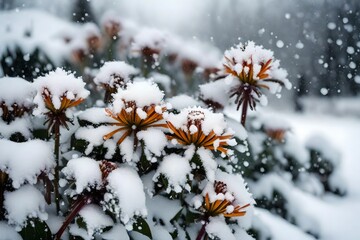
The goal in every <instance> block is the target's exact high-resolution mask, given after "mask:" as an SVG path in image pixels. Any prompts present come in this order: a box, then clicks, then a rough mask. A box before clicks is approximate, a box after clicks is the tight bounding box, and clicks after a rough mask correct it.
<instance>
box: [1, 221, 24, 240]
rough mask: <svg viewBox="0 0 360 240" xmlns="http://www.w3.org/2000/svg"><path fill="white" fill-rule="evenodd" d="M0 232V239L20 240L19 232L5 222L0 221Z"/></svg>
mask: <svg viewBox="0 0 360 240" xmlns="http://www.w3.org/2000/svg"><path fill="white" fill-rule="evenodd" d="M0 232H1V235H0V240H22V237H21V236H20V234H19V233H17V232H16V231H15V230H14V228H12V227H10V226H9V225H7V224H6V223H5V222H0Z"/></svg>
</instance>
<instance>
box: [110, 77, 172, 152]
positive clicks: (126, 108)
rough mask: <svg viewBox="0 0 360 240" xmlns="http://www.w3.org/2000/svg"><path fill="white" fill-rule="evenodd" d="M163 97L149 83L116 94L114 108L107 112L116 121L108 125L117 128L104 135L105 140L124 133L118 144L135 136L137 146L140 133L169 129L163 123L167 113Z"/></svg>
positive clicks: (137, 84) (131, 85) (156, 87)
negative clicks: (151, 129)
mask: <svg viewBox="0 0 360 240" xmlns="http://www.w3.org/2000/svg"><path fill="white" fill-rule="evenodd" d="M144 90H145V91H146V93H144ZM163 95H164V94H163V93H162V92H161V91H160V89H159V88H158V86H157V85H155V84H153V83H149V82H135V83H133V84H129V85H128V87H127V89H124V90H121V91H119V92H118V93H117V94H115V95H114V99H115V100H114V102H113V104H112V107H111V108H107V109H106V110H105V111H106V113H107V114H108V116H109V117H111V118H112V119H113V120H115V122H110V123H108V125H112V126H116V127H117V128H116V129H115V130H114V131H112V132H110V133H108V134H106V135H104V140H108V139H109V138H111V137H113V136H114V135H115V134H116V133H118V132H122V135H121V137H120V138H119V139H118V140H117V144H121V143H122V142H123V141H124V139H125V138H126V137H129V136H131V135H132V134H134V138H135V142H134V145H137V133H138V132H140V131H143V130H147V129H148V128H154V127H162V128H167V125H166V124H165V122H163V121H162V120H163V113H164V112H165V111H166V106H165V105H164V104H163V103H162V98H163Z"/></svg>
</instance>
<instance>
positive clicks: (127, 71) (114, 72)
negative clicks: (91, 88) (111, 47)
mask: <svg viewBox="0 0 360 240" xmlns="http://www.w3.org/2000/svg"><path fill="white" fill-rule="evenodd" d="M138 72H139V71H138V70H137V69H136V68H134V67H133V66H131V65H129V64H127V63H125V62H123V61H113V62H105V63H104V65H103V66H102V67H101V68H100V71H99V73H98V74H97V75H96V77H95V78H94V82H95V83H96V84H108V85H109V86H110V87H116V84H117V82H116V81H115V80H116V79H115V76H116V77H120V78H122V80H123V81H124V82H128V81H129V78H130V76H131V75H134V74H137V73H138Z"/></svg>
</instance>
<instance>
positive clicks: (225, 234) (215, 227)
mask: <svg viewBox="0 0 360 240" xmlns="http://www.w3.org/2000/svg"><path fill="white" fill-rule="evenodd" d="M206 232H207V233H208V234H209V235H210V238H211V237H213V238H214V237H218V238H219V239H222V240H225V239H226V240H236V238H235V236H234V235H233V234H232V231H231V229H230V228H229V226H228V225H227V224H226V222H225V221H224V219H223V218H220V217H215V218H211V219H210V222H209V223H208V224H207V226H206Z"/></svg>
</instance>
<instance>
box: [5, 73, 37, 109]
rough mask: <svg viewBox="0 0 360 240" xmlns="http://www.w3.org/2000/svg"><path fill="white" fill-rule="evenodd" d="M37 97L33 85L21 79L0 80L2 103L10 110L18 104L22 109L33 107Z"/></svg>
mask: <svg viewBox="0 0 360 240" xmlns="http://www.w3.org/2000/svg"><path fill="white" fill-rule="evenodd" d="M34 96H35V89H34V87H33V85H32V84H31V83H30V82H28V81H26V80H25V79H22V78H19V77H3V78H0V103H2V102H3V103H5V105H6V106H7V107H8V108H10V106H11V105H13V104H14V103H16V104H17V105H18V106H20V107H27V108H29V107H31V106H32V99H33V97H34Z"/></svg>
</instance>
